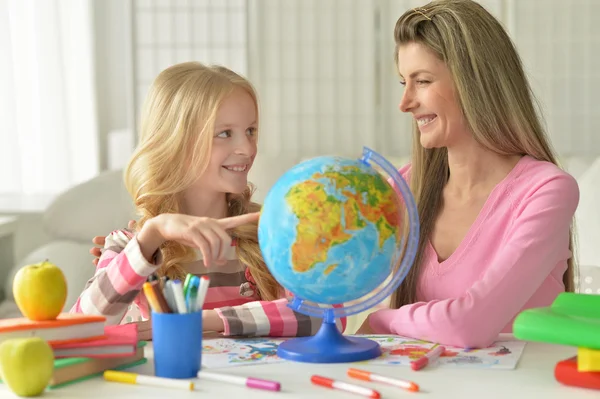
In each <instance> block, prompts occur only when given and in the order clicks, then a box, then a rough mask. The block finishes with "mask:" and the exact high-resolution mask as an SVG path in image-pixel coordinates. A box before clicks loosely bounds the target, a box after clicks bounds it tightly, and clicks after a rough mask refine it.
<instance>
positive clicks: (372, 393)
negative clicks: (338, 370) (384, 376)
mask: <svg viewBox="0 0 600 399" xmlns="http://www.w3.org/2000/svg"><path fill="white" fill-rule="evenodd" d="M310 381H311V382H312V383H313V384H316V385H320V386H322V387H327V388H331V389H339V390H340V391H346V392H351V393H356V394H358V395H363V396H366V397H367V398H372V399H379V398H381V394H380V393H379V392H377V391H376V390H374V389H371V388H365V387H361V386H360V385H352V384H348V383H347V382H342V381H335V380H332V379H331V378H327V377H322V376H320V375H313V376H312V377H310Z"/></svg>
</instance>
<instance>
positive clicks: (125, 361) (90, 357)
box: [0, 313, 146, 389]
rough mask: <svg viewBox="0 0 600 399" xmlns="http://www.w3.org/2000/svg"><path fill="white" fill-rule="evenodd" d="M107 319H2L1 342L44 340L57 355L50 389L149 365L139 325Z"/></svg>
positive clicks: (74, 316)
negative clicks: (111, 371)
mask: <svg viewBox="0 0 600 399" xmlns="http://www.w3.org/2000/svg"><path fill="white" fill-rule="evenodd" d="M105 322H106V318H105V317H104V316H90V315H82V314H68V313H63V314H61V315H59V316H58V318H57V319H56V320H50V321H32V320H29V319H26V318H16V319H3V320H0V342H2V341H4V340H6V339H10V338H19V337H34V336H37V337H41V338H42V339H44V340H46V341H47V342H48V343H49V344H50V346H51V347H52V350H53V352H54V358H55V360H54V375H53V378H52V379H51V381H50V383H49V385H48V388H49V389H54V388H58V387H62V386H65V385H68V384H71V383H74V382H78V381H82V380H86V379H89V378H92V377H95V376H101V375H102V373H103V372H104V371H105V370H122V369H127V368H130V367H134V366H138V365H140V364H144V363H146V358H145V357H144V346H145V344H146V342H144V341H138V331H137V325H136V324H123V325H118V326H105Z"/></svg>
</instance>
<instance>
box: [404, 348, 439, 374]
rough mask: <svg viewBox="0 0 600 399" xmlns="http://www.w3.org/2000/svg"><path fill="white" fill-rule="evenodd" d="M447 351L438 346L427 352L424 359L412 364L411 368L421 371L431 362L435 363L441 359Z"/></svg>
mask: <svg viewBox="0 0 600 399" xmlns="http://www.w3.org/2000/svg"><path fill="white" fill-rule="evenodd" d="M445 350H446V348H445V347H443V346H437V347H435V348H433V349H431V350H430V351H429V352H427V353H426V354H425V355H423V357H421V358H419V359H417V360H413V361H412V362H410V368H411V369H413V370H415V371H417V370H421V369H422V368H423V367H425V366H427V365H428V364H429V363H430V362H433V361H435V360H436V359H437V358H438V357H440V356H441V355H442V354H443V353H444V351H445Z"/></svg>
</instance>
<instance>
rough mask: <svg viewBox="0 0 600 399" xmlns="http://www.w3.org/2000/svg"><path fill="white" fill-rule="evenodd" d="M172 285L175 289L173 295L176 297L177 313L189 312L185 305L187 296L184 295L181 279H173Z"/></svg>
mask: <svg viewBox="0 0 600 399" xmlns="http://www.w3.org/2000/svg"><path fill="white" fill-rule="evenodd" d="M167 285H169V282H167ZM170 286H171V287H172V289H173V296H174V297H175V304H176V305H177V313H179V314H184V313H187V308H186V306H185V296H184V295H183V287H182V286H181V281H179V280H171V284H170Z"/></svg>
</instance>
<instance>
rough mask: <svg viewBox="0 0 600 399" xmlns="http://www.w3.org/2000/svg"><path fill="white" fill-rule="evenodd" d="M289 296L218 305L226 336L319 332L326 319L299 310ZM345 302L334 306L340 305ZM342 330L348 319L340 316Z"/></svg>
mask: <svg viewBox="0 0 600 399" xmlns="http://www.w3.org/2000/svg"><path fill="white" fill-rule="evenodd" d="M289 303H290V299H289V298H281V299H277V300H275V301H255V302H248V303H245V304H243V305H239V306H228V307H222V308H216V309H215V311H216V312H217V314H218V315H219V317H220V318H221V320H223V324H224V326H225V329H224V331H223V335H225V336H246V337H249V336H270V337H302V336H310V335H315V334H316V333H317V331H318V330H319V328H320V327H321V323H322V321H323V319H321V318H320V317H311V316H307V315H305V314H302V313H299V312H295V311H294V310H292V309H291V308H290V307H289V306H288V304H289ZM340 306H341V305H337V306H336V305H334V307H340ZM336 324H337V327H338V329H339V330H340V331H341V332H344V330H345V328H346V318H341V319H336Z"/></svg>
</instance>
